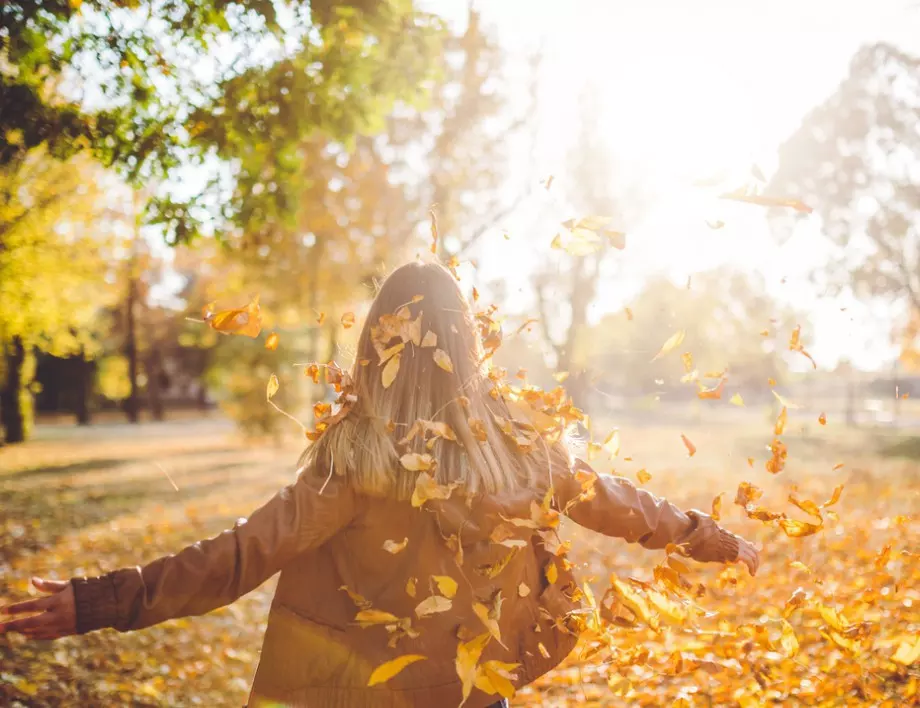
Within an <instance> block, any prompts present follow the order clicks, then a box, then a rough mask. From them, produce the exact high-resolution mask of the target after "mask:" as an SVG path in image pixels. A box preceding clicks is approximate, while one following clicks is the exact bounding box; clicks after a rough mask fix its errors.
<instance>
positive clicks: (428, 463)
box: [399, 452, 435, 472]
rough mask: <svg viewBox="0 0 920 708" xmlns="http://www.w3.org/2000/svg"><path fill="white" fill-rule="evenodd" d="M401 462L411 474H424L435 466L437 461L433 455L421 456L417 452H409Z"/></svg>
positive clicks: (401, 458)
mask: <svg viewBox="0 0 920 708" xmlns="http://www.w3.org/2000/svg"><path fill="white" fill-rule="evenodd" d="M399 462H400V464H401V465H402V466H403V467H405V468H406V469H407V470H409V471H410V472H424V471H426V470H430V469H432V468H433V467H434V465H435V459H434V458H433V457H432V456H431V455H427V454H425V455H421V454H419V453H417V452H407V453H406V454H405V455H403V456H402V457H400V458H399Z"/></svg>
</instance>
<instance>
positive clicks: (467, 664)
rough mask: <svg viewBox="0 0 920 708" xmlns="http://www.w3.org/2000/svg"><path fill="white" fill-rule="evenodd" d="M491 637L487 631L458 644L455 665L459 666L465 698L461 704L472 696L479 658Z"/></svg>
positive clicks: (458, 670) (458, 672)
mask: <svg viewBox="0 0 920 708" xmlns="http://www.w3.org/2000/svg"><path fill="white" fill-rule="evenodd" d="M491 639H492V635H491V634H490V633H489V632H485V633H483V634H480V635H479V636H478V637H476V638H475V639H472V640H470V641H468V642H462V643H461V644H459V645H458V646H457V658H456V661H455V666H456V668H457V676H459V677H460V682H461V685H462V689H463V700H462V701H461V702H460V705H461V706H462V705H463V704H464V703H466V699H467V698H469V697H470V692H471V691H472V690H473V684H474V683H475V681H476V676H477V674H478V671H477V668H478V667H477V664H478V663H479V658H480V657H481V656H482V650H483V649H485V647H486V644H488V643H489V640H491Z"/></svg>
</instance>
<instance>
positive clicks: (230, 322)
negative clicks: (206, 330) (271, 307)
mask: <svg viewBox="0 0 920 708" xmlns="http://www.w3.org/2000/svg"><path fill="white" fill-rule="evenodd" d="M203 314H204V321H205V322H207V323H208V325H210V327H211V328H212V329H214V330H216V331H218V332H220V333H222V334H239V335H242V336H244V337H252V338H253V339H255V338H256V337H258V336H259V333H260V332H261V331H262V314H261V310H260V309H259V298H258V296H256V297H255V298H253V300H252V302H250V303H249V304H248V305H246V307H242V308H238V309H235V310H222V311H221V312H213V303H211V304H209V305H208V306H206V307H205V309H204V313H203Z"/></svg>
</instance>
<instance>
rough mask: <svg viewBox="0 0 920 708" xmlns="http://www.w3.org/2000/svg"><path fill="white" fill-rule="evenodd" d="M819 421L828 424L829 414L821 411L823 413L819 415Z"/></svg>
mask: <svg viewBox="0 0 920 708" xmlns="http://www.w3.org/2000/svg"><path fill="white" fill-rule="evenodd" d="M818 422H819V423H820V424H821V425H827V416H826V415H825V414H824V413H821V415H819V416H818Z"/></svg>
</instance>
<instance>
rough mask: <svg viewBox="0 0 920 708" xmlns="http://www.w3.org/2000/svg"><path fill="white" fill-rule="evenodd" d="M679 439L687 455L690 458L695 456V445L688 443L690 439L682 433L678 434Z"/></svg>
mask: <svg viewBox="0 0 920 708" xmlns="http://www.w3.org/2000/svg"><path fill="white" fill-rule="evenodd" d="M680 439H681V440H683V441H684V446H685V447H686V448H687V453H688V454H689V455H690V457H693V456H694V455H695V454H696V445H694V444H693V443H692V442H690V439H689V438H688V437H687V436H686V435H684V434H683V433H681V434H680Z"/></svg>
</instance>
